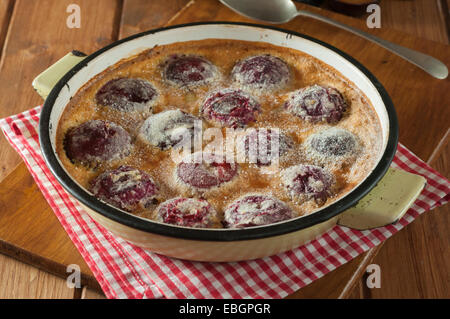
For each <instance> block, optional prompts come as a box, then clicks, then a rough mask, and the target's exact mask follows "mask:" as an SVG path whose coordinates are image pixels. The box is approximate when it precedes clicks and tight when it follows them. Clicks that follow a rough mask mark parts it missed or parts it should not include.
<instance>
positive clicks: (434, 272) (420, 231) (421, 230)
mask: <svg viewBox="0 0 450 319" xmlns="http://www.w3.org/2000/svg"><path fill="white" fill-rule="evenodd" d="M429 164H430V165H431V166H432V167H433V168H435V169H436V170H438V171H439V172H441V173H442V174H443V175H444V176H446V177H447V178H449V177H450V130H449V131H447V134H446V136H445V137H444V138H443V140H442V142H441V143H440V146H439V147H438V148H437V149H436V152H435V153H434V155H433V157H432V158H430V161H429ZM449 216H450V205H448V204H447V205H445V206H444V207H439V208H437V209H435V210H433V211H431V212H428V213H426V214H423V215H422V216H420V217H419V218H417V220H415V221H414V222H413V223H412V224H411V225H408V227H407V228H406V229H405V230H403V231H401V232H399V233H398V234H396V235H395V236H394V237H393V238H392V239H390V240H388V241H386V242H385V244H384V246H383V248H382V249H381V250H380V252H379V253H378V255H377V256H376V257H375V259H374V263H376V264H379V265H380V268H381V274H382V284H381V288H379V289H372V290H370V296H371V298H450V289H449V287H450V278H449V275H448V270H449V269H450V250H449V247H450V234H449V232H448V229H449V225H450V218H449Z"/></svg>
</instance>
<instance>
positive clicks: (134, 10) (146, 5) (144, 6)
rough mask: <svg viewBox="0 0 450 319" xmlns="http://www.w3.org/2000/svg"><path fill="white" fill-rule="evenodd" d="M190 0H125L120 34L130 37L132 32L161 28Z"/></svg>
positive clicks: (122, 36)
mask: <svg viewBox="0 0 450 319" xmlns="http://www.w3.org/2000/svg"><path fill="white" fill-rule="evenodd" d="M190 2H193V1H190V0H165V1H148V0H124V3H123V11H122V19H121V26H120V32H119V36H120V38H125V37H128V36H130V35H132V34H135V33H139V32H143V31H147V30H151V29H154V28H159V27H161V26H163V25H165V24H166V23H167V22H168V21H169V20H170V19H172V17H173V16H175V15H176V14H177V13H178V12H179V11H180V10H182V9H183V8H184V7H185V6H187V5H189V3H190Z"/></svg>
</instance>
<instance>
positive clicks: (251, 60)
mask: <svg viewBox="0 0 450 319" xmlns="http://www.w3.org/2000/svg"><path fill="white" fill-rule="evenodd" d="M231 75H232V78H233V79H234V81H236V82H238V83H240V84H242V85H245V86H249V87H252V88H258V89H273V88H280V87H282V86H284V85H285V84H286V83H287V82H288V81H289V79H290V71H289V67H288V65H287V64H286V62H284V61H283V60H281V59H280V58H278V57H275V56H272V55H269V54H266V55H257V56H252V57H248V58H246V59H244V60H242V61H239V62H238V63H236V65H235V66H234V67H233V70H232V71H231Z"/></svg>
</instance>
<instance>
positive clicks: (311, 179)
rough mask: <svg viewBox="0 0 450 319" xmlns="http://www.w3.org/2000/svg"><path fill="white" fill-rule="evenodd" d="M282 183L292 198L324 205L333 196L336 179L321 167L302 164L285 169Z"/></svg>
mask: <svg viewBox="0 0 450 319" xmlns="http://www.w3.org/2000/svg"><path fill="white" fill-rule="evenodd" d="M282 182H283V185H284V186H285V188H286V189H287V191H288V193H289V194H290V195H291V196H292V197H294V198H297V199H299V200H300V201H306V200H309V199H314V200H316V202H317V203H319V204H323V203H324V202H325V201H326V200H327V198H328V197H330V196H331V195H332V186H333V183H334V177H333V175H331V173H329V172H328V171H326V170H325V169H323V168H321V167H319V166H315V165H303V164H300V165H296V166H291V167H289V168H287V169H285V170H284V171H283V172H282Z"/></svg>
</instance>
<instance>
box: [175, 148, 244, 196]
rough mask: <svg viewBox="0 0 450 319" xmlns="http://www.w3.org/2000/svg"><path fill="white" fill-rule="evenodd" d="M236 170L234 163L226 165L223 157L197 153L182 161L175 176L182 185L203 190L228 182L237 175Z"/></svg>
mask: <svg viewBox="0 0 450 319" xmlns="http://www.w3.org/2000/svg"><path fill="white" fill-rule="evenodd" d="M200 156H202V158H201V157H200ZM237 169H238V167H237V165H236V164H235V163H226V162H225V159H224V157H223V156H217V155H214V154H211V153H205V152H198V153H194V154H192V155H191V156H188V157H187V158H185V159H183V160H182V161H181V162H180V163H179V164H178V166H177V171H176V174H177V178H178V179H179V180H180V181H181V182H183V183H184V184H186V185H188V186H190V187H193V188H195V189H203V190H205V189H209V188H212V187H217V186H220V185H221V184H223V183H226V182H229V181H230V180H232V179H233V177H234V176H236V175H237Z"/></svg>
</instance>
